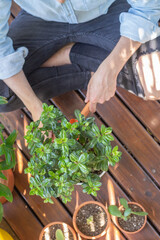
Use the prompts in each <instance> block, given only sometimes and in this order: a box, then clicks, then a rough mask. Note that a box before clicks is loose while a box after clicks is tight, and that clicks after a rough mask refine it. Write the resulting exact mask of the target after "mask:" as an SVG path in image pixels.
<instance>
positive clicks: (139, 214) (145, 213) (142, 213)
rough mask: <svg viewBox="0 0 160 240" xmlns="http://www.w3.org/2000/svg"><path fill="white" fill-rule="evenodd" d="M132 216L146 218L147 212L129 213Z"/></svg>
mask: <svg viewBox="0 0 160 240" xmlns="http://www.w3.org/2000/svg"><path fill="white" fill-rule="evenodd" d="M131 213H132V214H135V215H138V216H146V215H148V213H147V212H131Z"/></svg>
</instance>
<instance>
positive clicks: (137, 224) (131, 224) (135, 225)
mask: <svg viewBox="0 0 160 240" xmlns="http://www.w3.org/2000/svg"><path fill="white" fill-rule="evenodd" d="M128 205H129V207H130V208H131V209H132V211H133V212H143V209H142V208H140V207H139V206H137V205H134V204H128ZM122 212H123V211H122ZM144 221H145V216H137V215H134V214H131V215H130V217H129V219H128V220H127V221H124V220H123V219H121V218H118V223H119V225H120V227H121V228H122V229H124V230H125V231H127V232H136V231H138V230H139V229H140V228H141V227H142V226H143V224H144Z"/></svg>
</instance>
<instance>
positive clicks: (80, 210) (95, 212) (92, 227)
mask: <svg viewBox="0 0 160 240" xmlns="http://www.w3.org/2000/svg"><path fill="white" fill-rule="evenodd" d="M87 205H88V206H87ZM86 210H87V211H86ZM97 216H101V218H102V220H101V221H99V218H97ZM90 217H93V220H94V221H93V222H92V223H89V224H88V223H87V221H88V220H87V219H88V218H90ZM103 222H104V224H103V225H102V226H99V225H100V224H101V223H103ZM80 224H81V226H80ZM109 225H110V215H109V213H108V211H107V209H106V208H105V206H104V205H103V204H101V203H99V202H95V201H88V202H84V203H82V204H81V205H80V206H78V207H77V208H76V210H75V212H74V214H73V226H74V228H75V230H76V232H77V233H78V234H79V235H80V236H81V237H82V238H85V239H97V238H100V237H102V236H104V235H105V234H106V232H107V229H108V227H109ZM87 231H88V233H87ZM89 231H90V232H89Z"/></svg>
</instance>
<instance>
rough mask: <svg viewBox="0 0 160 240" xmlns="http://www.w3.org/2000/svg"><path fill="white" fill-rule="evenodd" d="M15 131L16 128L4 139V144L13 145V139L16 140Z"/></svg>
mask: <svg viewBox="0 0 160 240" xmlns="http://www.w3.org/2000/svg"><path fill="white" fill-rule="evenodd" d="M17 134H18V133H17V132H16V130H14V131H13V132H12V133H11V134H10V135H9V137H8V138H7V139H6V144H9V145H11V146H12V145H13V144H14V142H15V140H16V137H17Z"/></svg>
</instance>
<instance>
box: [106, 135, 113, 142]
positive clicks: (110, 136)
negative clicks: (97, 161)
mask: <svg viewBox="0 0 160 240" xmlns="http://www.w3.org/2000/svg"><path fill="white" fill-rule="evenodd" d="M104 138H105V139H107V140H108V141H114V137H113V136H112V135H105V136H104Z"/></svg>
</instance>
